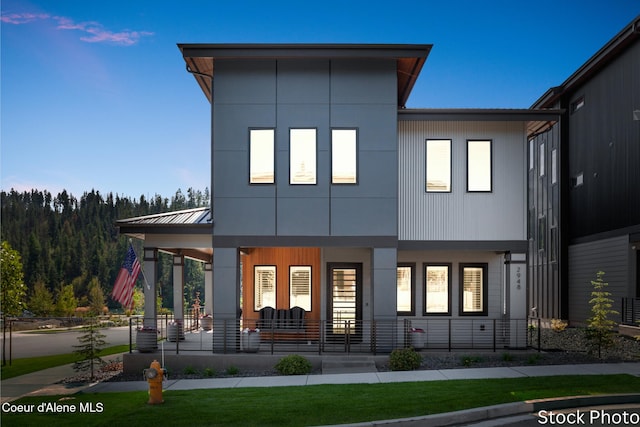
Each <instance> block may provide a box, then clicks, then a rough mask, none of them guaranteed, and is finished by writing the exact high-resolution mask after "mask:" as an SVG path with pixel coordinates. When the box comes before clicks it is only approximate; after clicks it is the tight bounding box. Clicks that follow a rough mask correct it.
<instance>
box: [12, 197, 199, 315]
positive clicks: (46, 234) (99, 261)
mask: <svg viewBox="0 0 640 427" xmlns="http://www.w3.org/2000/svg"><path fill="white" fill-rule="evenodd" d="M0 197H1V200H0V206H1V221H2V222H1V228H0V231H1V240H2V242H3V247H4V244H5V242H6V243H8V244H9V245H10V247H11V248H12V249H13V250H14V251H16V252H17V253H18V254H19V256H20V259H21V262H22V269H23V280H24V285H25V286H26V295H25V301H24V304H23V307H24V309H25V310H26V311H25V314H28V315H34V316H50V315H56V314H57V315H62V314H65V313H61V312H60V309H59V307H60V303H61V301H59V300H62V299H63V298H65V296H64V295H65V292H66V293H68V294H70V290H71V289H73V296H71V295H67V298H68V299H69V298H70V299H71V300H72V301H74V302H75V305H76V306H77V307H86V306H89V305H90V304H91V301H92V293H93V295H95V293H97V294H98V295H99V294H100V292H101V293H102V295H104V297H103V298H99V299H101V300H103V301H104V304H105V306H106V307H107V309H108V310H109V311H110V312H112V313H117V312H122V306H121V305H120V303H118V302H117V301H114V300H112V299H111V298H110V295H111V291H112V289H113V284H114V281H115V278H116V276H117V274H118V271H119V270H120V267H121V265H122V262H123V260H124V257H125V255H126V252H127V248H128V244H129V241H130V240H129V238H128V237H127V236H123V235H119V234H118V230H117V228H116V226H115V222H116V221H117V220H120V219H125V218H131V217H137V216H144V215H152V214H157V213H163V212H169V211H177V210H181V209H190V208H196V207H202V206H208V205H209V200H210V196H209V190H208V189H205V191H204V192H202V191H200V190H193V189H191V188H190V189H189V190H187V192H186V194H185V193H183V192H182V191H181V190H178V191H177V192H176V194H175V195H173V196H172V197H171V198H165V197H162V196H160V195H157V194H156V195H155V196H154V197H153V198H152V199H147V198H146V197H144V196H140V198H139V199H131V198H129V197H120V196H118V195H117V194H116V195H114V194H113V193H108V194H101V193H100V192H98V191H95V190H92V191H91V192H85V193H84V194H83V195H82V196H81V197H80V198H79V199H77V198H76V197H74V196H73V195H72V194H69V193H68V192H67V191H62V192H61V193H59V194H57V195H55V196H54V195H53V194H51V193H50V192H48V191H46V190H45V191H40V190H31V191H29V192H27V191H25V192H17V191H15V190H13V189H12V190H11V191H9V192H6V191H2V192H1V193H0ZM131 243H132V245H133V247H134V249H135V251H136V253H137V254H138V259H140V262H141V263H142V267H143V269H144V262H143V260H142V259H141V258H142V249H143V246H144V242H142V241H140V240H137V239H132V240H131ZM142 283H143V277H142V275H140V276H139V277H138V283H137V285H136V288H138V289H140V290H141V289H142V286H143V285H142ZM203 284H204V271H203V265H202V263H200V262H196V261H192V260H187V262H186V263H185V285H184V298H185V304H187V305H188V306H190V305H191V303H192V302H193V300H194V299H195V298H196V293H197V292H199V293H200V295H204V291H203ZM70 285H71V286H70ZM157 285H158V289H159V296H158V298H159V303H160V304H161V307H163V308H168V309H170V308H172V307H173V291H172V286H173V278H172V268H171V257H170V256H169V255H168V254H164V253H160V258H159V262H158V271H157ZM93 300H95V298H93ZM56 307H58V309H56ZM74 309H75V307H74ZM103 310H104V308H103ZM63 311H64V310H63ZM66 314H71V313H66Z"/></svg>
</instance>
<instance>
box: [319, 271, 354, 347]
mask: <svg viewBox="0 0 640 427" xmlns="http://www.w3.org/2000/svg"><path fill="white" fill-rule="evenodd" d="M327 277H328V281H329V283H328V286H327V288H328V290H329V298H328V302H329V303H328V304H327V309H328V313H327V319H328V321H327V334H328V338H332V339H347V337H348V339H349V340H350V341H353V340H354V339H355V340H360V339H361V338H362V322H361V321H362V264H359V263H352V264H346V263H329V264H328V265H327Z"/></svg>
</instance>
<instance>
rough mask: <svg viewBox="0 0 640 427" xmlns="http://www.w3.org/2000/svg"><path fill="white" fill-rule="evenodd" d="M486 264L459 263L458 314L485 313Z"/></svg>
mask: <svg viewBox="0 0 640 427" xmlns="http://www.w3.org/2000/svg"><path fill="white" fill-rule="evenodd" d="M487 269H488V265H487V264H460V288H461V289H460V315H461V316H464V315H483V316H486V315H487V301H488V300H487Z"/></svg>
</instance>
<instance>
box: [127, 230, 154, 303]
mask: <svg viewBox="0 0 640 427" xmlns="http://www.w3.org/2000/svg"><path fill="white" fill-rule="evenodd" d="M132 242H133V239H131V238H129V245H130V246H131V250H132V251H133V253H134V254H135V255H136V258H138V260H140V257H139V256H138V254H137V253H136V248H134V247H133V243H132ZM138 262H140V261H138ZM140 273H142V278H143V279H144V283H145V285H147V290H149V291H150V290H151V286H149V281H148V280H147V276H146V275H145V274H144V265H143V264H142V263H140Z"/></svg>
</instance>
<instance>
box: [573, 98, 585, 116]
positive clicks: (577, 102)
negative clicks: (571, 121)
mask: <svg viewBox="0 0 640 427" xmlns="http://www.w3.org/2000/svg"><path fill="white" fill-rule="evenodd" d="M582 107H584V96H581V97H580V98H578V99H576V100H575V101H573V102H572V103H571V114H573V113H575V112H576V111H578V110H579V109H581V108H582Z"/></svg>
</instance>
